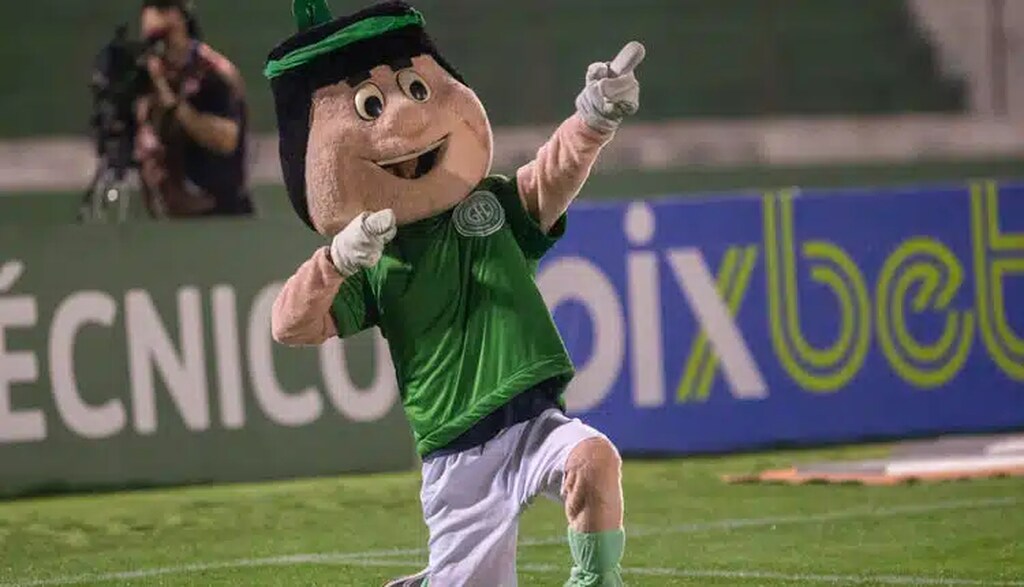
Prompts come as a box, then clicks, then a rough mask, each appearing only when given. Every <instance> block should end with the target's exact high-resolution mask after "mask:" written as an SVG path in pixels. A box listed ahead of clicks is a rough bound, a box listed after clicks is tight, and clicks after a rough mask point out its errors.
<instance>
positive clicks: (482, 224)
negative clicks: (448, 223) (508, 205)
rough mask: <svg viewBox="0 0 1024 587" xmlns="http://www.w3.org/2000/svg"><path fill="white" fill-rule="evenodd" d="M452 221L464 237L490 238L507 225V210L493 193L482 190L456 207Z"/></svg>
mask: <svg viewBox="0 0 1024 587" xmlns="http://www.w3.org/2000/svg"><path fill="white" fill-rule="evenodd" d="M452 221H453V222H454V223H455V230H456V231H458V233H459V234H461V235H462V236H474V237H484V236H490V235H492V234H494V233H496V232H498V231H499V230H501V227H502V226H504V225H505V210H504V209H503V208H502V207H501V203H500V202H498V198H497V197H496V196H495V195H494V194H493V193H491V192H488V191H485V190H480V191H476V192H473V193H472V194H470V195H469V197H468V198H466V199H465V200H463V201H462V202H461V203H460V204H459V205H458V206H456V207H455V212H454V213H453V215H452Z"/></svg>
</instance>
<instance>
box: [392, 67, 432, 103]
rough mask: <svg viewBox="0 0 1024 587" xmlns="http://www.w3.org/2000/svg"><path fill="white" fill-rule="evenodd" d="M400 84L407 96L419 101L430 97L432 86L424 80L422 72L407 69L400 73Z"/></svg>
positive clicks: (424, 100)
mask: <svg viewBox="0 0 1024 587" xmlns="http://www.w3.org/2000/svg"><path fill="white" fill-rule="evenodd" d="M398 85H399V87H401V88H402V92H403V93H405V95H406V96H409V97H410V98H412V99H413V100H416V101H417V102H426V101H427V100H429V99H430V86H428V85H427V82H425V81H423V78H422V77H420V74H418V73H416V72H415V71H413V70H411V69H405V70H402V71H400V72H399V73H398Z"/></svg>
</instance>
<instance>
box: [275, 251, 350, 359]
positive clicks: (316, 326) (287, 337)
mask: <svg viewBox="0 0 1024 587" xmlns="http://www.w3.org/2000/svg"><path fill="white" fill-rule="evenodd" d="M343 280H344V278H343V277H342V276H341V274H340V273H338V270H337V269H335V267H334V264H333V263H331V260H330V257H329V254H328V248H327V247H321V248H319V249H317V250H316V252H315V253H313V256H312V257H310V258H309V260H307V261H306V262H305V263H303V264H302V265H301V266H300V267H299V269H298V270H297V271H296V272H295V273H294V274H293V275H292V276H291V277H289V278H288V281H287V282H285V284H284V287H283V288H282V289H281V292H280V293H279V294H277V299H276V300H274V310H273V312H272V313H271V315H270V329H271V332H272V333H273V335H274V340H276V341H277V342H279V343H282V344H287V345H317V344H320V343H322V342H324V341H326V340H327V339H329V338H331V337H332V336H336V335H337V334H338V329H337V328H336V327H335V326H334V320H333V319H332V318H331V304H332V303H333V302H334V298H335V297H336V296H337V295H338V289H339V288H341V282H342V281H343Z"/></svg>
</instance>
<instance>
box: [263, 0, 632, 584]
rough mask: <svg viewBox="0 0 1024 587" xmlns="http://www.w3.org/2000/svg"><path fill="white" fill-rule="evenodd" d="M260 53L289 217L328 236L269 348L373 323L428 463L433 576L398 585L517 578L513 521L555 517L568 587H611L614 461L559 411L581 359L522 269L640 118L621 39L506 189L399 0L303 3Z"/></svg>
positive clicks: (618, 532) (617, 557)
mask: <svg viewBox="0 0 1024 587" xmlns="http://www.w3.org/2000/svg"><path fill="white" fill-rule="evenodd" d="M293 8H294V13H295V18H296V21H297V24H298V26H299V32H298V33H297V34H295V35H294V36H292V37H291V38H289V39H287V40H286V41H284V42H283V43H281V44H280V45H279V46H277V47H276V48H275V49H274V50H273V51H272V52H271V53H270V55H269V58H268V61H267V64H266V70H265V74H266V77H268V78H269V80H270V83H271V87H272V89H273V94H274V99H275V104H276V112H277V122H278V130H279V132H280V155H281V164H282V168H283V173H284V180H285V184H286V186H287V190H288V195H289V197H290V198H291V202H292V204H293V206H294V208H295V211H296V212H297V214H298V215H299V217H300V218H302V220H303V221H305V223H306V224H307V225H308V226H309V227H310V228H312V229H313V230H316V231H317V232H319V233H320V234H321V235H323V236H324V237H325V238H326V239H329V244H326V245H325V246H323V247H321V248H319V249H317V250H316V251H314V252H313V255H312V257H310V258H309V260H307V261H306V262H305V263H303V264H302V265H301V266H300V267H299V268H298V269H297V270H296V272H295V273H294V274H293V275H292V276H291V277H290V278H289V279H288V280H287V283H286V284H285V286H284V288H283V289H282V290H281V292H280V294H279V297H278V298H277V299H276V301H275V305H274V310H273V318H272V330H273V333H274V338H275V339H276V340H277V341H278V342H280V343H283V344H287V345H318V344H320V343H322V342H324V341H325V340H327V339H329V338H330V337H334V336H338V337H346V336H350V335H353V334H355V333H357V332H359V331H361V330H364V329H367V328H371V327H374V326H376V327H377V328H379V329H380V331H381V333H382V334H383V336H384V337H385V338H386V339H387V341H388V345H389V347H390V352H391V358H392V362H393V363H394V367H395V371H396V374H397V380H398V384H399V387H400V393H401V399H402V404H403V407H404V409H405V413H406V416H407V418H408V420H409V423H410V424H411V426H412V430H413V433H414V437H415V440H416V449H417V451H418V453H419V455H420V456H421V457H422V461H423V470H422V475H423V484H422V491H421V494H420V500H421V502H422V507H423V518H424V520H425V522H426V525H427V527H428V529H429V533H430V538H429V552H430V555H429V563H428V566H427V568H426V569H425V570H424V571H422V572H421V573H419V574H417V575H415V576H412V577H405V578H403V579H398V580H395V581H393V582H392V583H390V585H410V586H412V585H419V586H423V585H428V584H429V585H430V586H431V587H461V586H482V587H499V586H503V587H508V586H512V585H515V584H516V563H515V559H516V536H517V529H518V518H519V514H520V512H522V511H523V509H524V508H525V507H526V506H527V505H528V504H529V503H530V502H531V500H532V499H533V498H534V497H536V496H538V495H544V496H548V497H550V498H552V499H556V500H558V501H560V502H562V503H564V505H565V514H566V517H567V520H568V526H569V527H568V542H569V548H570V552H571V555H572V563H573V564H572V568H571V570H569V579H568V582H567V583H566V585H620V584H622V579H621V576H620V573H621V571H620V561H621V559H622V554H623V549H624V545H625V535H624V532H623V499H622V484H621V461H620V459H619V454H618V452H617V451H616V449H615V447H614V446H613V445H612V443H611V442H609V441H608V439H607V438H606V437H605V436H604V435H603V434H601V433H600V432H598V431H597V430H595V429H593V428H591V427H589V426H587V425H585V424H583V423H582V422H580V421H579V420H577V419H570V418H568V417H566V416H565V415H564V413H563V410H564V402H563V399H562V394H563V392H564V390H565V387H566V385H567V384H568V383H569V381H570V379H571V378H572V376H573V365H572V362H571V361H570V359H569V356H568V354H567V352H566V349H565V346H564V344H563V342H562V339H561V338H560V336H559V334H558V331H557V330H556V328H555V325H554V322H553V320H552V318H551V314H550V312H549V311H548V309H547V307H546V306H545V304H544V300H543V299H542V298H541V294H540V291H539V290H538V289H537V285H536V283H535V281H534V274H535V271H536V268H537V264H538V262H539V260H540V259H541V257H542V256H543V255H544V254H545V253H546V252H547V251H548V250H549V249H550V248H551V246H552V245H554V244H555V242H556V241H557V240H558V239H559V237H560V236H561V235H562V234H563V232H564V231H565V227H566V218H565V212H566V210H567V208H568V207H569V204H570V203H571V202H572V201H573V199H574V198H575V197H576V195H577V194H578V193H579V191H580V188H581V187H582V186H583V183H584V181H586V179H587V177H588V175H589V174H590V170H591V167H592V166H593V164H594V161H595V159H596V158H597V156H598V154H599V152H600V151H601V149H602V147H603V146H604V145H605V144H607V143H608V141H610V140H611V139H612V136H613V134H614V133H615V130H616V128H617V127H618V126H619V124H620V123H621V121H622V120H623V118H625V117H626V116H627V115H631V114H633V113H634V112H636V110H637V108H638V105H639V93H640V90H639V85H638V83H637V80H636V77H635V76H634V74H633V69H634V68H635V67H636V66H637V65H638V64H639V63H640V61H641V60H642V59H643V56H644V48H643V46H642V45H641V44H640V43H636V42H631V43H629V44H627V45H626V46H625V47H624V48H623V49H622V51H621V52H620V53H619V55H618V57H616V58H615V59H614V60H613V61H612V62H610V63H595V64H593V65H591V66H590V68H589V69H588V70H587V72H586V76H585V83H584V87H583V90H582V92H581V93H580V94H579V97H578V98H577V100H576V104H575V106H576V112H575V113H574V114H573V115H572V116H570V117H569V118H568V119H567V120H566V121H565V122H563V123H562V124H561V125H560V126H559V127H558V129H557V130H556V131H555V132H554V134H553V135H552V136H551V138H550V139H549V140H548V141H547V143H545V144H544V145H543V146H541V147H540V149H539V151H538V152H537V157H536V158H535V159H534V160H533V161H530V162H529V163H527V164H526V165H524V166H523V167H521V168H520V169H518V170H517V171H516V173H515V175H514V176H512V177H504V176H500V175H492V174H491V169H490V168H491V156H492V134H491V127H490V123H489V122H488V120H487V114H486V113H485V112H484V108H483V106H482V105H481V103H480V101H479V99H478V98H477V96H476V94H475V93H474V92H473V90H472V89H470V87H469V86H468V85H467V84H466V82H465V81H464V80H463V78H462V76H460V75H459V73H458V71H456V70H455V68H453V67H452V65H451V64H449V62H448V61H447V60H446V59H445V58H444V57H443V56H442V55H441V53H440V52H439V51H438V49H437V47H435V46H434V43H433V42H432V40H431V39H430V37H429V36H428V35H427V33H426V31H425V30H424V22H423V17H422V16H421V15H420V13H419V12H417V11H416V10H415V9H413V8H412V7H410V6H409V5H407V4H405V3H403V2H385V3H381V4H377V5H374V6H372V7H369V8H367V9H365V10H362V11H360V12H358V13H356V14H352V15H349V16H345V17H341V18H336V19H335V18H333V17H332V16H331V14H330V11H329V9H328V7H327V3H326V0H295V3H294V7H293Z"/></svg>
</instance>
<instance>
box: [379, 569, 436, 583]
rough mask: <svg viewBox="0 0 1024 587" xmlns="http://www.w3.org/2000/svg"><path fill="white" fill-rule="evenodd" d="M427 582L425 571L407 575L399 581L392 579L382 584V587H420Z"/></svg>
mask: <svg viewBox="0 0 1024 587" xmlns="http://www.w3.org/2000/svg"><path fill="white" fill-rule="evenodd" d="M426 582H427V569H423V570H422V571H420V572H418V573H416V574H415V575H409V576H408V577H402V578H401V579H392V580H390V581H388V582H387V583H385V584H384V587H420V586H421V585H424V584H426Z"/></svg>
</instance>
